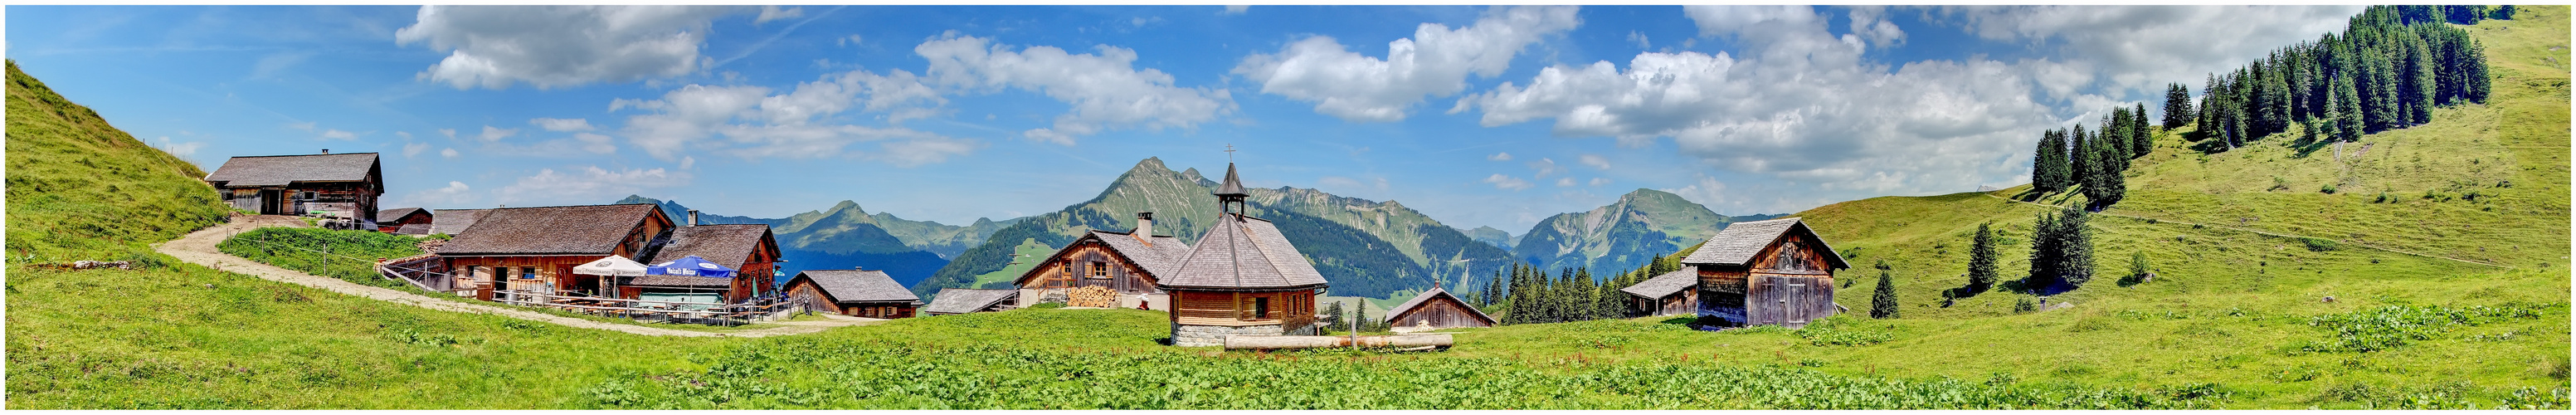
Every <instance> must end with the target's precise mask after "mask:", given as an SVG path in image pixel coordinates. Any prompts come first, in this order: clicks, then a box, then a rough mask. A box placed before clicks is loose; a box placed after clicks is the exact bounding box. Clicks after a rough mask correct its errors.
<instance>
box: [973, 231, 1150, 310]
mask: <svg viewBox="0 0 2576 415" xmlns="http://www.w3.org/2000/svg"><path fill="white" fill-rule="evenodd" d="M1153 232H1154V214H1153V213H1152V212H1144V213H1137V214H1136V229H1134V230H1130V231H1127V232H1123V233H1122V232H1110V231H1101V230H1094V231H1090V232H1085V233H1083V235H1082V237H1081V238H1079V239H1074V240H1073V243H1069V244H1065V246H1064V248H1063V249H1058V250H1056V251H1055V254H1053V255H1048V256H1047V258H1046V260H1044V261H1041V262H1039V263H1038V266H1037V267H1035V268H1031V269H1030V270H1029V272H1028V273H1026V274H1021V275H1020V278H1019V279H1018V280H1016V281H1014V282H1013V285H1015V286H1018V287H1019V290H1020V293H1019V296H1018V301H1019V304H1018V305H1019V306H1022V307H1026V306H1032V305H1037V303H1040V302H1063V303H1065V305H1066V306H1070V307H1101V308H1136V307H1137V306H1138V305H1140V304H1141V305H1143V306H1144V308H1148V309H1154V310H1166V311H1168V310H1171V309H1172V308H1171V296H1170V295H1167V294H1165V293H1164V292H1163V290H1162V289H1161V288H1156V287H1155V284H1156V283H1157V282H1159V281H1161V280H1160V279H1158V278H1157V277H1156V276H1157V275H1162V274H1168V273H1171V272H1172V269H1173V268H1176V267H1177V266H1179V265H1180V263H1181V258H1182V257H1185V256H1188V255H1189V254H1190V246H1189V244H1184V243H1181V238H1174V237H1170V236H1154V235H1153ZM1076 294H1081V295H1076Z"/></svg>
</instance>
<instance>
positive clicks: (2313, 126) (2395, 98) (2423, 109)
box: [2165, 6, 2513, 150]
mask: <svg viewBox="0 0 2576 415" xmlns="http://www.w3.org/2000/svg"><path fill="white" fill-rule="evenodd" d="M2483 7H2484V6H2371V7H2370V8H2368V9H2364V10H2363V11H2362V12H2361V14H2360V15H2358V16H2353V17H2352V20H2351V21H2350V23H2349V25H2348V26H2347V27H2345V28H2344V31H2343V33H2340V34H2327V35H2325V36H2324V37H2322V38H2319V39H2318V40H2316V41H2314V42H2300V43H2299V44H2297V45H2291V46H2290V47H2287V48H2282V49H2280V50H2277V51H2273V52H2272V53H2271V54H2270V55H2269V56H2266V57H2264V58H2263V59H2259V60H2256V61H2254V62H2253V63H2251V64H2248V65H2246V66H2245V67H2244V68H2239V69H2237V70H2235V71H2231V72H2228V73H2225V74H2210V75H2209V79H2208V80H2207V81H2206V83H2205V84H2204V86H2203V87H2202V89H2201V90H2202V95H2201V99H2200V103H2199V105H2198V108H2200V111H2198V112H2197V113H2196V114H2191V116H2189V117H2175V116H2172V115H2168V116H2167V117H2166V118H2167V121H2166V122H2165V124H2166V126H2167V127H2179V126H2180V125H2177V124H2175V123H2176V122H2178V121H2180V120H2186V119H2187V120H2192V121H2193V122H2197V123H2199V124H2200V126H2201V128H2200V130H2201V131H2203V132H2204V134H2205V137H2208V138H2215V139H2217V140H2218V141H2217V143H2219V144H2220V145H2219V146H2218V147H2220V149H2222V150H2223V149H2233V148H2235V147H2239V146H2243V145H2245V143H2246V142H2249V141H2253V140H2256V139H2260V138H2262V137H2263V136H2266V135H2271V134H2273V133H2280V132H2286V131H2289V129H2290V126H2291V125H2294V124H2295V125H2301V126H2304V127H2306V128H2305V130H2306V131H2309V132H2310V133H2311V134H2315V135H2317V136H2324V137H2331V138H2333V139H2335V140H2339V141H2353V140H2358V139H2360V138H2361V135H2362V134H2368V133H2376V132H2380V131H2386V130H2390V129H2398V128H2406V127H2409V126H2414V125H2420V124H2423V123H2427V122H2431V121H2432V120H2433V108H2435V107H2439V106H2447V105H2454V104H2459V103H2464V102H2480V103H2483V102H2486V99H2487V94H2488V92H2489V90H2490V80H2491V77H2490V76H2489V74H2488V70H2487V62H2486V48H2485V46H2482V45H2479V44H2478V42H2477V41H2476V40H2473V39H2471V38H2470V37H2469V32H2468V31H2467V30H2465V29H2461V28H2460V27H2459V26H2453V25H2450V24H2445V23H2458V24H2475V23H2477V22H2478V21H2479V20H2482V19H2486V18H2489V17H2494V18H2509V17H2510V16H2511V15H2512V13H2513V11H2512V8H2511V7H2504V8H2500V9H2495V10H2492V11H2490V10H2487V9H2484V8H2483ZM2179 86H2180V85H2173V86H2168V89H2174V88H2176V87H2179ZM2170 95H2171V93H2170V91H2168V97H2167V99H2169V100H2170V99H2172V97H2171V96H2170ZM2169 106H2170V104H2169Z"/></svg>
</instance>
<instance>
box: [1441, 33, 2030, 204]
mask: <svg viewBox="0 0 2576 415" xmlns="http://www.w3.org/2000/svg"><path fill="white" fill-rule="evenodd" d="M1687 14H1688V15H1690V16H1691V17H1693V18H1694V20H1695V21H1696V22H1697V23H1698V24H1699V26H1700V29H1701V31H1702V34H1703V35H1707V36H1718V37H1727V38H1732V39H1734V40H1735V44H1736V45H1737V46H1739V47H1740V48H1741V51H1740V53H1741V56H1738V55H1737V54H1735V53H1728V52H1719V53H1716V54H1703V53H1699V52H1677V53H1655V52H1648V53H1640V54H1638V55H1636V57H1634V58H1633V59H1631V60H1630V61H1629V62H1628V64H1627V65H1626V67H1625V68H1624V69H1623V68H1621V67H1620V66H1618V65H1614V64H1612V63H1610V62H1606V61H1604V62H1595V63H1592V64H1590V65H1584V66H1562V65H1561V66H1554V67H1549V68H1544V69H1542V70H1540V72H1539V74H1538V75H1536V76H1534V77H1533V78H1532V79H1530V80H1529V82H1528V83H1527V84H1526V85H1523V84H1519V83H1512V82H1506V83H1504V84H1503V85H1501V86H1497V87H1495V88H1494V89H1493V90H1491V91H1487V92H1484V93H1481V94H1476V95H1471V96H1468V97H1466V98H1462V99H1461V106H1462V107H1475V108H1479V109H1481V110H1482V111H1483V112H1484V113H1483V118H1482V119H1481V122H1482V123H1483V124H1484V125H1487V126H1500V125H1507V124H1514V123H1520V122H1527V121H1531V120H1536V119H1542V118H1549V119H1554V120H1555V126H1554V127H1553V130H1554V132H1555V134H1556V135H1559V136H1569V137H1611V138H1618V139H1621V140H1622V141H1623V143H1624V142H1628V141H1631V140H1636V141H1644V140H1653V139H1660V138H1670V139H1672V140H1673V141H1674V143H1675V144H1676V145H1677V146H1678V147H1679V148H1680V150H1681V151H1682V153H1683V154H1684V155H1688V156H1693V157H1696V158H1698V159H1699V160H1701V162H1702V163H1703V164H1705V165H1708V166H1710V167H1715V168H1718V169H1722V170H1731V171H1737V172H1745V173H1755V174H1765V175H1770V176H1773V177H1775V178H1778V179H1783V180H1786V181H1789V182H1792V183H1798V184H1799V185H1801V186H1811V187H1813V188H1819V189H1825V190H1828V191H1832V190H1841V191H1844V192H1843V194H1845V195H1852V196H1859V195H1860V194H1862V193H1867V194H1887V193H1921V192H1929V191H1935V190H1950V189H1957V188H1960V187H1961V186H1962V183H1966V184H1973V183H1980V182H1990V181H1992V180H1991V179H1988V178H1993V177H2006V176H2010V175H2012V174H2015V172H2018V171H2021V170H2024V169H2027V168H2028V166H2027V164H2020V165H2016V164H2015V163H2017V162H2019V163H2026V162H2027V158H2028V156H2027V154H2028V153H2027V152H2028V151H2030V149H2029V147H2030V145H2029V140H2030V139H2032V138H2031V137H2035V136H2036V133H2035V132H2036V131H2039V130H2041V129H2043V128H2047V127H2049V126H2052V125H2054V124H2055V122H2056V120H2058V119H2059V118H2057V117H2054V116H2052V115H2051V114H2052V113H2053V112H2054V111H2055V110H2054V108H2053V105H2046V104H2042V103H2040V102H2035V101H2034V99H2035V97H2034V96H2033V94H2032V92H2033V91H2034V88H2035V86H2036V85H2038V82H2036V80H2037V79H2038V78H2039V77H2038V76H2037V75H2036V74H2034V68H2037V67H2038V66H2032V65H2013V64H2006V63H2003V62H1995V61H1990V60H1981V59H1976V60H1968V61H1964V62H1960V61H1921V62H1911V63H1907V64H1904V65H1902V66H1901V67H1898V68H1896V69H1894V70H1891V68H1890V67H1889V66H1887V65H1882V64H1877V63H1872V62H1868V61H1865V60H1863V59H1862V58H1861V53H1862V51H1863V50H1864V49H1865V48H1866V47H1867V45H1868V44H1869V41H1867V40H1862V39H1860V38H1859V37H1853V36H1844V37H1842V38H1837V37H1836V36H1834V35H1832V34H1831V33H1829V32H1828V31H1827V30H1826V27H1825V26H1826V22H1827V21H1828V19H1826V18H1825V16H1820V15H1817V14H1815V13H1814V11H1813V9H1812V8H1809V7H1807V6H1788V7H1734V8H1703V7H1691V8H1688V9H1687ZM1871 26H1872V27H1874V26H1876V25H1875V24H1874V23H1873V24H1872V25H1871ZM2014 154H2021V155H2020V156H2014ZM1605 161H1606V160H1605ZM1585 162H1586V163H1585V164H1594V163H1591V160H1585ZM1604 164H1606V163H1604ZM1596 166H1597V165H1596Z"/></svg>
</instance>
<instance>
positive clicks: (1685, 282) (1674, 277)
mask: <svg viewBox="0 0 2576 415" xmlns="http://www.w3.org/2000/svg"><path fill="white" fill-rule="evenodd" d="M1693 285H1699V270H1698V269H1695V268H1692V267H1682V269H1679V270H1674V271H1673V272H1667V273H1664V275H1657V276H1655V277H1654V278H1647V279H1646V280H1645V281H1638V282H1637V285H1630V286H1628V287H1627V288H1620V289H1619V292H1623V293H1628V294H1629V295H1635V296H1639V297H1646V298H1664V296H1668V295H1673V293H1677V292H1682V290H1686V289H1690V287H1691V286H1693Z"/></svg>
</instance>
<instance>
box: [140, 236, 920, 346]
mask: <svg viewBox="0 0 2576 415" xmlns="http://www.w3.org/2000/svg"><path fill="white" fill-rule="evenodd" d="M277 226H284V227H304V226H305V224H304V222H303V221H301V220H297V219H295V218H292V217H285V216H235V217H233V222H232V223H227V224H223V225H218V226H214V227H210V228H206V229H201V230H198V231H196V232H193V233H189V234H188V235H187V236H184V237H180V238H179V239H178V240H173V241H170V242H163V243H160V244H157V245H153V246H152V249H153V250H155V251H160V252H161V253H163V254H168V255H170V256H173V257H178V258H179V260H181V261H188V263H192V264H197V265H204V266H207V267H210V268H214V269H217V270H222V271H231V272H234V273H239V274H242V275H249V276H253V277H259V278H260V279H265V280H270V281H277V282H283V283H288V284H295V285H302V286H306V287H313V288H318V289H321V290H323V291H330V292H335V293H341V294H348V295H353V296H358V297H363V298H367V299H372V300H380V301H385V302H391V303H396V304H406V305H411V306H414V307H420V308H426V309H431V310H438V311H453V312H461V313H476V314H491V315H497V316H502V317H509V318H515V319H520V320H528V321H535V322H543V323H551V324H556V325H562V326H565V327H573V328H584V329H599V330H610V331H618V332H624V333H631V334H641V335H646V336H681V337H768V336H783V335H791V334H805V333H813V332H819V331H823V330H824V329H829V328H833V327H841V326H860V325H869V324H876V323H882V322H885V320H878V319H869V318H858V317H847V316H836V315H829V314H818V315H821V316H824V317H826V318H827V319H826V320H823V321H789V322H776V323H771V324H778V325H780V327H770V328H761V329H751V330H743V331H733V332H723V333H711V332H702V331H689V330H675V329H667V328H660V327H650V326H641V325H634V324H619V323H607V322H599V321H591V320H583V319H578V318H570V317H564V316H557V315H551V314H545V313H539V312H534V311H528V310H523V309H518V308H513V307H503V306H498V305H487V304H473V303H465V302H458V301H452V300H443V299H437V298H430V297H428V296H423V295H420V294H414V293H410V292H404V291H397V290H391V289H386V288H382V287H370V286H365V285H359V284H357V283H352V282H348V281H341V280H340V279H337V278H330V277H323V276H318V275H313V274H306V273H302V272H297V271H294V270H289V269H285V268H278V267H275V266H270V265H268V264H262V263H258V262H251V261H250V260H247V259H242V258H241V257H237V256H232V255H230V254H225V253H223V252H220V251H216V250H215V244H216V243H220V242H223V241H224V239H225V238H230V237H232V236H233V235H234V234H239V233H241V232H244V231H249V230H252V229H258V228H266V227H277Z"/></svg>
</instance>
